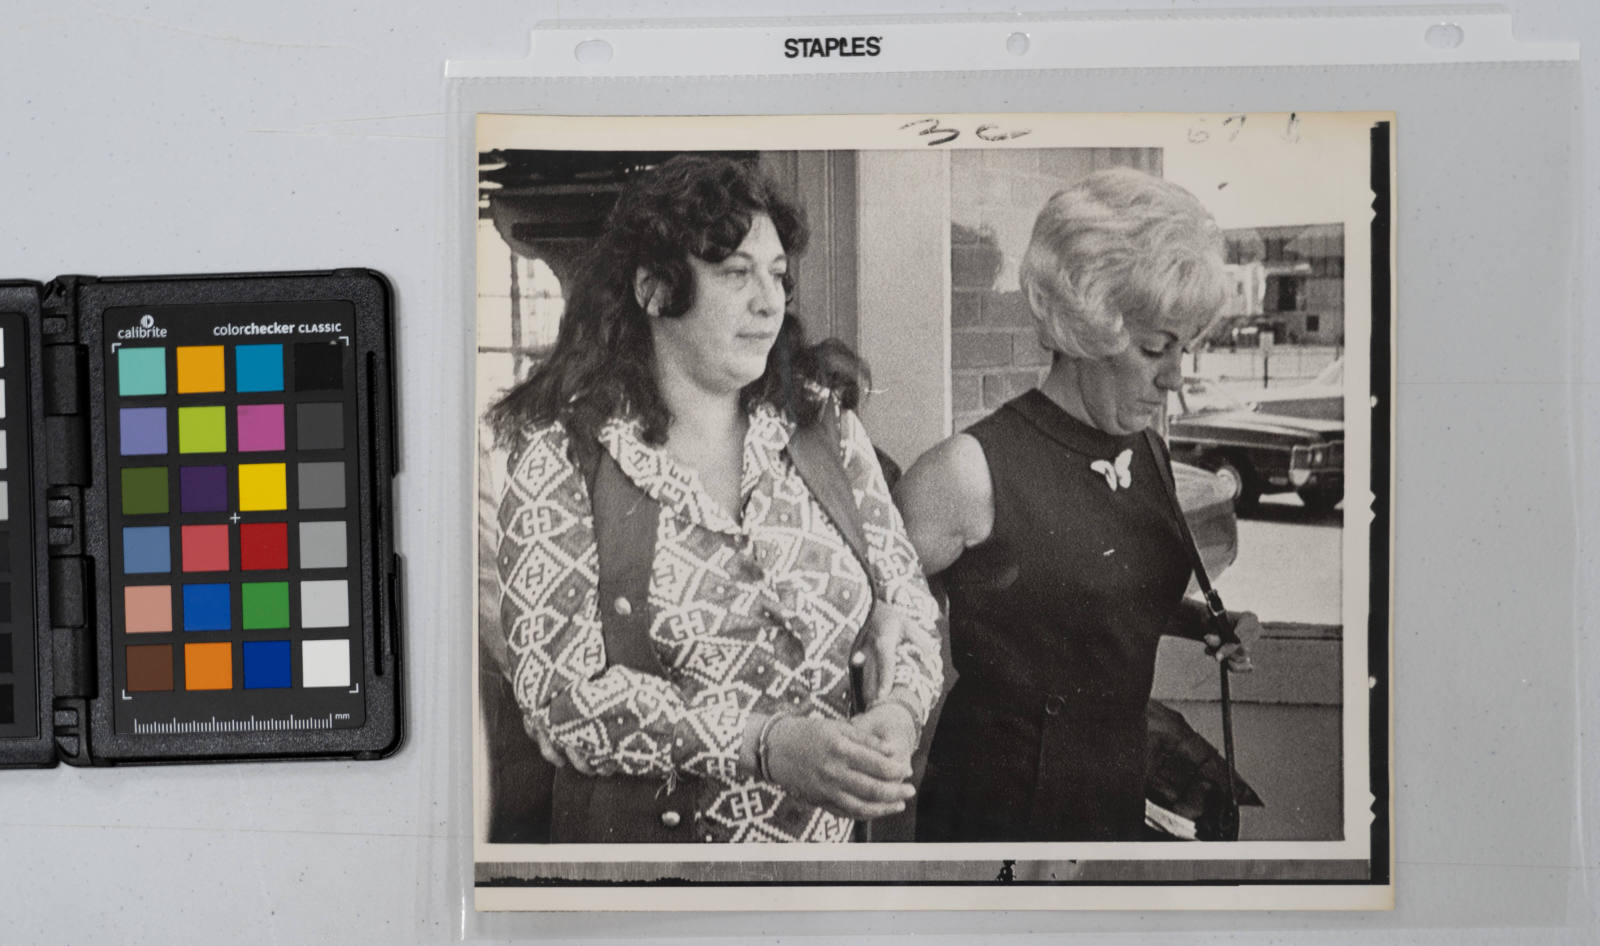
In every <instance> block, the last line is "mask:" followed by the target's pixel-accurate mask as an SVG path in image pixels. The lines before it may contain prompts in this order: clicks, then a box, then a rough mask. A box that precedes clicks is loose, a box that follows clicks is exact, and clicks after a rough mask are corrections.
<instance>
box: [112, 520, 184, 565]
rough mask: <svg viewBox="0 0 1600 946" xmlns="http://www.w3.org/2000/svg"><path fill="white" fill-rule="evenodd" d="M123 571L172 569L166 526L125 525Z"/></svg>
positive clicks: (123, 534)
mask: <svg viewBox="0 0 1600 946" xmlns="http://www.w3.org/2000/svg"><path fill="white" fill-rule="evenodd" d="M122 571H123V572H124V573H126V574H129V575H142V574H148V573H150V572H170V571H172V544H171V541H170V539H169V537H168V534H167V527H166V526H123V528H122Z"/></svg>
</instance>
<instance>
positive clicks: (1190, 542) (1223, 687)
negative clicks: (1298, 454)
mask: <svg viewBox="0 0 1600 946" xmlns="http://www.w3.org/2000/svg"><path fill="white" fill-rule="evenodd" d="M1144 436H1145V440H1146V441H1148V443H1149V445H1150V453H1151V455H1152V459H1154V460H1155V462H1156V469H1158V470H1160V471H1161V485H1162V486H1164V487H1166V491H1167V500H1168V501H1169V502H1170V503H1171V505H1172V514H1173V515H1174V516H1175V517H1177V520H1178V531H1179V532H1181V533H1182V534H1183V544H1184V547H1185V548H1186V549H1187V550H1188V552H1189V566H1190V568H1191V569H1192V570H1193V571H1194V580H1195V583H1196V584H1198V585H1199V586H1200V593H1201V594H1203V595H1205V598H1206V611H1207V613H1208V614H1209V615H1210V617H1211V629H1212V630H1213V631H1215V632H1216V635H1217V637H1218V638H1220V639H1221V640H1223V641H1225V642H1231V643H1238V641H1239V638H1238V636H1237V635H1235V634H1234V632H1233V626H1232V625H1230V624H1229V623H1228V611H1227V609H1226V608H1224V607H1223V606H1222V596H1221V595H1219V594H1217V589H1215V588H1213V587H1212V586H1211V578H1210V576H1208V575H1207V574H1206V563H1205V562H1204V561H1203V560H1202V559H1201V558H1200V549H1199V547H1198V546H1196V545H1195V544H1194V533H1192V532H1190V531H1189V520H1188V519H1187V518H1185V517H1184V515H1183V504H1182V503H1180V502H1179V501H1178V484H1177V482H1176V481H1175V480H1174V479H1173V476H1172V457H1171V456H1170V455H1169V454H1168V453H1167V445H1166V444H1165V443H1163V442H1162V440H1161V438H1160V437H1159V436H1157V435H1156V432H1155V431H1154V430H1151V429H1150V428H1148V427H1146V428H1145V431H1144ZM1217 667H1218V669H1217V687H1218V696H1219V697H1220V698H1221V699H1220V702H1221V704H1222V758H1223V761H1224V762H1226V763H1227V766H1228V805H1227V807H1226V808H1225V809H1224V810H1223V812H1222V814H1221V817H1220V826H1219V830H1220V831H1221V833H1222V837H1223V838H1224V839H1225V840H1228V841H1236V840H1238V838H1239V784H1238V780H1239V773H1238V771H1237V770H1236V769H1235V768H1234V754H1233V693H1232V689H1231V684H1230V681H1229V679H1228V672H1229V671H1228V665H1227V663H1226V662H1223V663H1220V664H1218V665H1217Z"/></svg>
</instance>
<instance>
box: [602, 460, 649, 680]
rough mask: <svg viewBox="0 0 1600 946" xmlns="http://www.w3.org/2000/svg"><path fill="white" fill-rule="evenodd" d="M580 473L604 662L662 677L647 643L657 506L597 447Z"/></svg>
mask: <svg viewBox="0 0 1600 946" xmlns="http://www.w3.org/2000/svg"><path fill="white" fill-rule="evenodd" d="M584 473H585V475H586V478H587V479H588V481H589V503H590V506H591V508H592V510H593V515H594V541H595V551H596V553H597V555H598V557H599V560H600V561H599V566H600V567H599V571H600V574H599V577H598V579H597V581H596V582H595V594H596V601H597V603H598V604H599V607H600V628H601V636H602V637H604V638H605V644H606V663H608V664H610V665H611V666H614V667H628V668H630V669H633V670H638V671H641V672H643V673H650V674H654V675H656V676H666V668H665V667H663V666H662V665H661V658H660V657H659V656H658V655H657V654H656V651H655V648H654V647H651V646H650V607H649V603H650V567H651V565H652V563H654V561H655V557H656V527H657V525H658V523H659V522H660V518H661V506H660V504H659V503H657V502H656V501H655V500H653V499H651V498H650V497H649V496H648V495H646V494H645V492H644V490H641V489H640V488H639V487H638V486H636V485H634V482H633V481H632V480H630V479H628V476H627V474H625V473H623V472H622V468H621V467H619V466H617V461H616V460H615V459H613V458H612V456H611V454H610V453H609V452H608V451H607V450H606V449H605V447H603V446H601V447H600V449H599V455H598V457H597V458H596V460H595V462H594V465H593V467H589V465H588V464H585V469H584Z"/></svg>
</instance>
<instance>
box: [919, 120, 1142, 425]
mask: <svg viewBox="0 0 1600 946" xmlns="http://www.w3.org/2000/svg"><path fill="white" fill-rule="evenodd" d="M1117 166H1130V167H1136V168H1140V169H1142V170H1146V171H1149V172H1151V173H1153V174H1160V173H1161V152H1160V150H1159V149H1154V148H1057V149H1049V150H1034V149H996V150H988V151H953V152H951V153H950V293H951V295H950V323H951V324H950V333H951V337H950V374H951V378H950V387H951V405H952V412H953V415H954V416H953V418H952V421H953V423H952V427H953V429H955V430H961V429H963V428H965V427H967V426H968V425H969V424H971V423H972V422H973V421H976V420H978V419H979V418H982V417H983V416H985V415H986V414H988V413H990V412H991V411H993V410H994V409H995V408H997V407H999V406H1000V405H1001V404H1003V403H1005V402H1006V401H1008V400H1010V399H1011V398H1012V397H1014V396H1016V395H1017V394H1020V393H1022V392H1023V391H1026V390H1027V389H1029V388H1031V387H1034V386H1035V385H1037V384H1038V383H1039V381H1040V379H1042V378H1043V377H1044V373H1045V371H1046V370H1047V369H1048V368H1049V367H1050V353H1049V352H1047V351H1045V350H1044V349H1043V348H1041V347H1040V346H1039V341H1038V335H1037V333H1036V332H1035V330H1034V322H1033V316H1032V315H1031V314H1029V312H1028V306H1027V303H1026V302H1024V301H1023V298H1022V293H1021V292H1020V291H1019V290H1018V288H1017V267H1018V264H1019V263H1020V262H1021V260H1022V254H1023V252H1024V251H1025V250H1026V249H1027V248H1028V237H1029V236H1030V235H1031V234H1032V233H1033V221H1034V218H1035V217H1036V216H1038V213H1039V210H1040V208H1042V207H1043V206H1044V204H1045V201H1047V200H1049V199H1050V197H1051V195H1052V194H1055V193H1056V192H1057V191H1060V190H1062V189H1064V188H1066V187H1069V186H1071V185H1072V184H1073V183H1074V182H1076V181H1077V180H1078V179H1079V178H1081V177H1083V176H1084V175H1086V174H1090V173H1092V172H1094V171H1098V170H1100V169H1102V168H1108V167H1117Z"/></svg>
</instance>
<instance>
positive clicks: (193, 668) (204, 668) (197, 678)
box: [183, 641, 233, 690]
mask: <svg viewBox="0 0 1600 946" xmlns="http://www.w3.org/2000/svg"><path fill="white" fill-rule="evenodd" d="M183 688H184V689H185V690H231V689H233V645H232V644H229V643H227V642H225V641H224V642H222V643H216V644H184V645H183Z"/></svg>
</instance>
